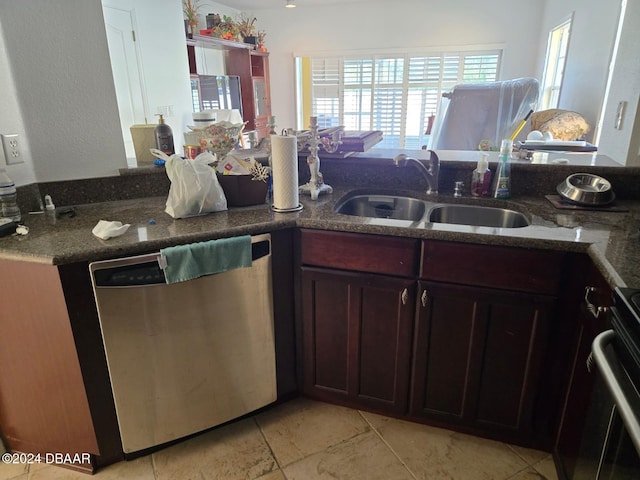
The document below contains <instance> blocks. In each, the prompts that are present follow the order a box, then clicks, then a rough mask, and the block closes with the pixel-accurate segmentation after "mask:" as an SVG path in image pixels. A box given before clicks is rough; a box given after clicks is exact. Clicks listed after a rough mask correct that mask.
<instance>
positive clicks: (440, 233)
mask: <svg viewBox="0 0 640 480" xmlns="http://www.w3.org/2000/svg"><path fill="white" fill-rule="evenodd" d="M357 190H358V189H354V188H346V187H339V188H335V189H334V193H333V194H330V195H326V196H321V197H320V198H319V200H318V201H312V200H311V199H310V198H309V197H308V196H301V203H302V204H303V206H304V208H303V210H302V211H300V212H295V213H275V212H273V211H272V210H271V209H270V208H269V206H268V205H267V204H264V205H258V206H252V207H242V208H230V209H229V210H227V211H224V212H217V213H212V214H208V215H203V216H198V217H192V218H187V219H175V220H174V219H173V218H171V217H170V216H169V215H168V214H166V213H164V206H165V201H166V196H158V197H148V198H141V199H134V200H120V201H112V202H100V203H91V204H83V205H77V206H75V212H76V215H75V216H74V217H72V218H68V217H66V216H62V217H60V218H55V215H53V214H51V213H42V214H27V215H25V216H24V219H23V220H24V223H25V225H27V226H28V227H29V229H30V230H29V234H28V235H25V236H19V235H13V236H9V237H5V238H0V258H2V259H13V260H21V261H31V262H40V263H48V264H55V265H60V264H66V263H73V262H80V261H93V260H101V259H107V258H116V257H120V256H130V255H136V254H142V253H148V252H153V251H157V250H158V249H160V248H163V247H167V246H172V245H179V244H185V243H191V242H197V241H204V240H210V239H216V238H221V237H228V236H234V235H245V234H258V233H264V232H270V231H275V230H278V229H285V228H292V227H304V228H318V229H326V230H337V231H345V232H361V233H374V234H384V235H393V236H407V237H415V238H424V239H434V240H446V241H458V242H469V243H478V244H487V245H489V244H490V245H505V246H517V247H522V248H540V249H552V250H561V251H574V252H586V253H588V254H589V255H590V256H591V258H592V259H593V260H594V261H595V263H596V264H597V265H598V266H599V268H600V270H601V271H602V272H603V273H604V274H605V277H606V278H607V279H608V280H609V283H610V284H611V286H625V285H628V286H638V285H640V249H639V248H638V247H640V232H639V227H640V201H621V202H618V205H620V206H623V207H626V208H628V209H629V211H627V212H605V211H570V210H559V209H556V208H555V207H553V206H552V205H551V204H550V203H549V202H548V201H547V200H546V199H545V198H544V196H543V195H540V196H531V197H515V198H514V199H512V200H509V201H506V202H505V201H498V200H491V199H474V198H472V197H466V198H465V197H463V198H461V199H455V198H453V197H451V196H446V195H439V196H436V197H435V198H431V197H426V196H424V195H423V194H421V193H420V192H418V191H415V190H407V191H405V190H397V189H396V190H393V191H391V190H389V189H386V190H385V189H376V191H377V192H379V193H381V194H382V193H394V194H406V195H409V196H414V197H419V198H423V199H426V200H429V201H432V202H434V203H435V202H438V203H439V202H446V203H457V202H460V203H470V204H482V205H487V206H506V207H507V208H512V209H514V210H518V211H521V212H522V213H524V214H525V215H526V216H527V217H528V218H529V220H530V222H531V225H530V226H528V227H524V228H489V227H471V226H464V225H450V224H441V223H428V222H410V221H402V220H389V219H372V218H364V217H356V216H346V215H339V214H336V213H334V212H333V208H334V206H335V204H336V201H337V200H338V199H340V198H341V197H342V196H343V195H345V194H347V193H349V192H355V191H357ZM366 190H367V191H371V189H370V188H369V189H366ZM99 220H109V221H120V222H122V223H129V224H131V227H130V228H129V230H128V231H127V232H126V233H125V234H124V235H122V236H120V237H116V238H112V239H110V240H100V239H98V238H97V237H95V236H94V235H93V234H92V233H91V230H92V228H93V227H94V226H95V225H96V224H97V223H98V221H99Z"/></svg>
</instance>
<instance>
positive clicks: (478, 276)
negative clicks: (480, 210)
mask: <svg viewBox="0 0 640 480" xmlns="http://www.w3.org/2000/svg"><path fill="white" fill-rule="evenodd" d="M564 260H565V255H564V254H563V253H560V252H547V251H542V250H527V249H523V248H512V247H495V246H487V245H471V244H466V243H448V242H446V243H445V242H428V241H423V242H422V266H421V270H420V278H423V279H427V280H434V281H439V282H449V283H458V284H464V285H474V286H481V287H490V288H501V289H506V290H517V291H525V292H532V293H542V294H550V295H554V294H556V293H557V292H558V291H559V289H560V285H561V282H562V271H563V267H564V263H565V262H564Z"/></svg>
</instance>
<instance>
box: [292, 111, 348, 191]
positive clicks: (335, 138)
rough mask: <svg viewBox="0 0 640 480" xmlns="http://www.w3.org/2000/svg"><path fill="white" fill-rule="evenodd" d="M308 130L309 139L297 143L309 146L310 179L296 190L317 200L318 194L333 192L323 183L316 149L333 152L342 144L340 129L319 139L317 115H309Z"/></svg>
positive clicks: (300, 146)
mask: <svg viewBox="0 0 640 480" xmlns="http://www.w3.org/2000/svg"><path fill="white" fill-rule="evenodd" d="M309 130H310V131H311V136H310V138H309V140H307V141H305V142H304V143H303V145H299V146H298V147H299V148H304V147H306V146H308V147H309V155H308V156H307V165H309V172H310V173H311V179H310V180H309V181H308V182H307V183H305V184H304V185H300V188H299V189H298V191H299V192H300V193H307V194H309V195H311V200H318V196H319V195H321V194H323V193H332V192H333V188H332V187H331V186H329V185H327V184H326V183H324V179H323V177H322V173H321V172H320V158H319V157H318V150H319V148H320V147H322V148H323V149H324V150H325V151H326V152H327V153H335V152H336V151H337V150H338V147H339V146H340V145H341V144H342V130H339V131H336V132H334V133H333V134H332V136H331V139H325V140H324V141H322V140H320V136H319V135H318V117H311V119H310V125H309Z"/></svg>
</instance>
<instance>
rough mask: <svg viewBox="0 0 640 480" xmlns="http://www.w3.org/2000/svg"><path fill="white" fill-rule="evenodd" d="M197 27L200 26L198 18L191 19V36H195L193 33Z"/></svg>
mask: <svg viewBox="0 0 640 480" xmlns="http://www.w3.org/2000/svg"><path fill="white" fill-rule="evenodd" d="M196 28H198V21H197V20H191V21H190V22H189V29H190V30H191V33H190V35H189V38H193V34H194V33H196Z"/></svg>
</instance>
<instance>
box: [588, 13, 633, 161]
mask: <svg viewBox="0 0 640 480" xmlns="http://www.w3.org/2000/svg"><path fill="white" fill-rule="evenodd" d="M638 31H640V3H639V2H637V1H628V2H627V8H626V14H625V16H624V24H623V26H622V30H621V35H620V44H619V47H618V53H617V56H616V61H615V64H614V66H613V77H612V81H611V85H610V88H609V93H608V99H607V103H606V107H605V112H604V115H603V122H602V128H601V130H600V135H601V136H600V139H599V142H598V146H599V150H600V151H602V152H603V153H606V154H607V155H609V156H610V157H612V158H615V159H616V160H617V161H619V162H621V163H622V164H625V165H627V166H634V167H637V166H640V151H639V149H640V61H638V58H639V57H640V35H638ZM628 59H634V61H628ZM619 102H626V108H625V111H624V114H623V116H622V123H621V128H620V129H616V128H615V126H614V125H615V119H616V113H617V109H618V104H619Z"/></svg>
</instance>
